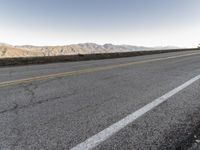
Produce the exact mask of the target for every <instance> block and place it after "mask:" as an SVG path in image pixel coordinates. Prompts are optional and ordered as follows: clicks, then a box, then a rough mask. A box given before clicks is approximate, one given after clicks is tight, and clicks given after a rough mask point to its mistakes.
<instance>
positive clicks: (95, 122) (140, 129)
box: [0, 50, 200, 150]
mask: <svg viewBox="0 0 200 150" xmlns="http://www.w3.org/2000/svg"><path fill="white" fill-rule="evenodd" d="M199 127H200V51H198V50H197V51H185V52H173V53H165V54H156V55H146V56H138V57H128V58H117V59H106V60H92V61H81V62H68V63H55V64H44V65H29V66H18V67H2V68H0V149H1V150H65V149H66V150H68V149H72V150H84V149H95V150H132V149H136V150H138V149H139V150H140V149H141V150H149V149H152V150H154V149H155V150H157V149H186V147H185V143H186V142H187V141H188V139H190V138H191V137H192V136H194V133H196V132H197V129H199Z"/></svg>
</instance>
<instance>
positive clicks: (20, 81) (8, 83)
mask: <svg viewBox="0 0 200 150" xmlns="http://www.w3.org/2000/svg"><path fill="white" fill-rule="evenodd" d="M198 54H200V53H191V54H184V55H178V56H170V57H162V58H155V59H149V60H143V61H137V62H129V63H124V64H117V65H108V66H103V67H96V68H87V69H81V70H75V71H69V72H62V73H56V74H50V75H43V76H36V77H31V78H25V79H19V80H12V81H6V82H1V83H0V87H6V86H12V85H18V84H22V83H29V82H32V81H41V80H47V79H54V78H59V77H67V76H73V75H80V74H85V73H92V72H98V71H105V70H111V69H116V68H122V67H128V66H131V65H136V64H144V63H149V62H155V61H161V60H168V59H173V58H180V57H186V56H191V55H198Z"/></svg>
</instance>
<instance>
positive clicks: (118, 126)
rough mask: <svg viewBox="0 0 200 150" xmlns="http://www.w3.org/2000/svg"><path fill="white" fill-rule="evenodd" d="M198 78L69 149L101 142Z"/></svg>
mask: <svg viewBox="0 0 200 150" xmlns="http://www.w3.org/2000/svg"><path fill="white" fill-rule="evenodd" d="M199 79H200V75H198V76H196V77H194V78H192V79H191V80H189V81H187V82H185V83H184V84H182V85H180V86H179V87H177V88H175V89H173V90H172V91H170V92H168V93H166V94H165V95H163V96H161V97H159V98H157V99H155V100H154V101H152V102H151V103H149V104H147V105H145V106H144V107H142V108H140V109H139V110H137V111H135V112H133V113H132V114H130V115H128V116H127V117H125V118H123V119H122V120H120V121H118V122H116V123H114V124H113V125H111V126H109V127H108V128H106V129H104V130H103V131H101V132H99V133H97V134H96V135H94V136H92V137H90V138H88V139H87V140H86V141H84V142H82V143H80V144H78V145H77V146H75V147H74V148H72V149H71V150H90V149H93V148H95V147H96V146H98V145H99V144H101V143H102V142H103V141H105V140H107V139H108V138H110V137H111V136H112V135H114V134H115V133H117V132H118V131H120V130H121V129H123V128H124V127H126V126H127V125H128V124H130V123H132V122H134V121H135V120H136V119H138V118H139V117H141V116H143V115H144V114H145V113H147V112H148V111H150V110H152V109H154V108H155V107H157V106H158V105H160V104H161V103H163V102H165V101H166V100H168V99H169V98H170V97H172V96H173V95H175V94H177V93H178V92H180V91H181V90H183V89H185V88H186V87H188V86H189V85H191V84H192V83H194V82H195V81H197V80H199Z"/></svg>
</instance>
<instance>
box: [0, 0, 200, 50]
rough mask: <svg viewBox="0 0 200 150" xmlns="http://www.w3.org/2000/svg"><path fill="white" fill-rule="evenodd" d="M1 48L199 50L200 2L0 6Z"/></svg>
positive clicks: (52, 1)
mask: <svg viewBox="0 0 200 150" xmlns="http://www.w3.org/2000/svg"><path fill="white" fill-rule="evenodd" d="M0 42H5V43H9V44H14V45H24V44H32V45H64V44H75V43H85V42H94V43H98V44H104V43H113V44H131V45H142V46H167V45H174V46H180V47H196V46H197V45H198V43H200V0H0Z"/></svg>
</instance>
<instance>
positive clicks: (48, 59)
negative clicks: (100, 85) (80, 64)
mask: <svg viewBox="0 0 200 150" xmlns="http://www.w3.org/2000/svg"><path fill="white" fill-rule="evenodd" d="M192 50H200V49H171V50H153V51H134V52H123V53H99V54H84V55H81V54H80V55H65V56H45V57H20V58H2V59H0V66H1V67H3V66H16V65H30V64H46V63H56V62H69V61H85V60H98V59H111V58H121V57H133V56H141V55H152V54H161V53H169V52H181V51H192Z"/></svg>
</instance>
